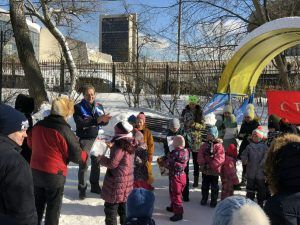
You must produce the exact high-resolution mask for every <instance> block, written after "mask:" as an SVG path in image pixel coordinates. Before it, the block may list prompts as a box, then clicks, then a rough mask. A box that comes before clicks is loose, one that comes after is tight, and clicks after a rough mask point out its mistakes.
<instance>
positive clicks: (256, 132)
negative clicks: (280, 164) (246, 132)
mask: <svg viewBox="0 0 300 225" xmlns="http://www.w3.org/2000/svg"><path fill="white" fill-rule="evenodd" d="M263 129H264V128H263V127H262V126H258V127H257V128H256V129H255V130H253V131H252V135H255V136H256V137H258V139H259V140H260V141H261V140H263V139H265V138H266V134H265V132H264V130H263Z"/></svg>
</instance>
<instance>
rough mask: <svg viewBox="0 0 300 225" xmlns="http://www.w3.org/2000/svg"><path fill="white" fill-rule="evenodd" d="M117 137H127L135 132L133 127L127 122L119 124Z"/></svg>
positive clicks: (116, 132) (116, 127) (116, 129)
mask: <svg viewBox="0 0 300 225" xmlns="http://www.w3.org/2000/svg"><path fill="white" fill-rule="evenodd" d="M114 129H115V135H126V134H129V133H130V132H131V131H132V130H133V126H132V125H131V124H130V123H128V122H127V121H122V122H118V123H117V124H116V125H115V127H114Z"/></svg>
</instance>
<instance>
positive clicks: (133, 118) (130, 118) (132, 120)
mask: <svg viewBox="0 0 300 225" xmlns="http://www.w3.org/2000/svg"><path fill="white" fill-rule="evenodd" d="M127 121H128V122H129V123H130V124H133V123H136V116H135V115H133V114H132V115H131V116H129V117H128V120H127Z"/></svg>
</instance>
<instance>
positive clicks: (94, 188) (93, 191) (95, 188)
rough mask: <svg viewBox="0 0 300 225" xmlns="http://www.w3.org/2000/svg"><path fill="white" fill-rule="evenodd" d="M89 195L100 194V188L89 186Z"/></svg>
mask: <svg viewBox="0 0 300 225" xmlns="http://www.w3.org/2000/svg"><path fill="white" fill-rule="evenodd" d="M91 193H95V194H99V195H100V194H101V188H100V186H99V185H91Z"/></svg>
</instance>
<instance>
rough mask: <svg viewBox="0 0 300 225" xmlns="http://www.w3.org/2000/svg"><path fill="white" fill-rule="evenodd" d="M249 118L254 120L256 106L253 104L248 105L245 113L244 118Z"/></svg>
mask: <svg viewBox="0 0 300 225" xmlns="http://www.w3.org/2000/svg"><path fill="white" fill-rule="evenodd" d="M247 116H249V117H250V118H251V119H254V116H255V112H254V105H253V104H248V105H247V108H246V111H245V112H244V117H247Z"/></svg>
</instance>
